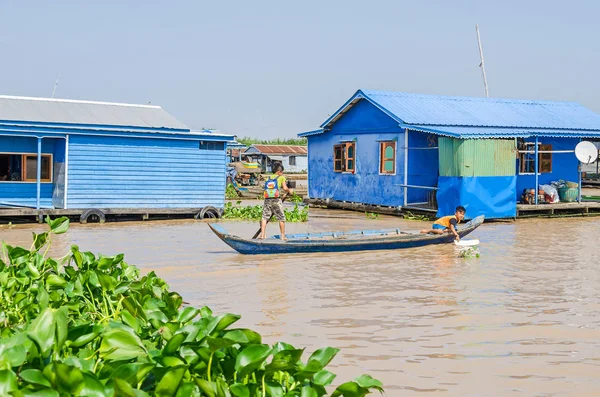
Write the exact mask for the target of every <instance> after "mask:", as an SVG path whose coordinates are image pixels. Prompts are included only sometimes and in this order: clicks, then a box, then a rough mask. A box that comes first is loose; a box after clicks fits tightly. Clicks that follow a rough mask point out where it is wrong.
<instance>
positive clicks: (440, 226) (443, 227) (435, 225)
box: [433, 223, 448, 230]
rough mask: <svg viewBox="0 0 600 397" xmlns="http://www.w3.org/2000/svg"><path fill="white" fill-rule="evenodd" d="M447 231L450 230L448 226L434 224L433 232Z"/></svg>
mask: <svg viewBox="0 0 600 397" xmlns="http://www.w3.org/2000/svg"><path fill="white" fill-rule="evenodd" d="M446 229H448V228H447V227H446V226H444V225H440V224H439V223H434V224H433V230H446Z"/></svg>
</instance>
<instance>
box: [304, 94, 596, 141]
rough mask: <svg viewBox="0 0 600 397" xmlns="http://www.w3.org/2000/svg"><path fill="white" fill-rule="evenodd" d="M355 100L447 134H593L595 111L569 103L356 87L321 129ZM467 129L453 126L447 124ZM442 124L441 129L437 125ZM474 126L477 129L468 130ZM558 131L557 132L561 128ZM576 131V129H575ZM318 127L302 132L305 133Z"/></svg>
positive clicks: (489, 135) (422, 126) (404, 122)
mask: <svg viewBox="0 0 600 397" xmlns="http://www.w3.org/2000/svg"><path fill="white" fill-rule="evenodd" d="M359 100H368V101H369V102H371V103H372V104H373V105H374V106H376V107H377V108H379V109H380V110H381V111H383V112H384V113H386V114H388V115H389V116H390V117H391V118H393V119H395V120H396V121H398V123H399V124H401V125H412V126H416V127H420V128H426V127H428V126H431V127H432V128H435V129H436V130H437V132H443V131H446V132H448V135H449V136H459V135H460V136H464V137H467V135H469V134H468V131H471V135H469V137H490V138H491V137H493V136H496V135H499V136H506V137H508V136H517V134H520V133H521V132H519V131H515V129H518V130H526V131H523V132H522V134H524V135H529V134H532V133H535V134H539V135H552V134H556V135H555V136H560V135H561V134H562V135H565V136H574V135H573V134H575V133H579V134H580V135H581V136H592V135H594V136H595V135H598V134H596V131H600V115H598V114H596V113H594V112H592V111H591V110H589V109H587V108H585V107H583V106H581V105H579V104H577V103H574V102H557V101H533V100H518V99H502V98H480V97H457V96H440V95H423V94H413V93H405V92H389V91H372V90H358V91H357V92H356V94H354V96H352V98H350V99H349V100H348V101H347V102H346V103H345V104H344V105H343V106H342V107H341V108H340V109H338V111H336V112H335V113H334V114H333V115H332V116H331V117H330V118H329V119H327V121H325V123H323V124H322V125H321V127H322V128H325V129H326V128H330V127H331V125H332V124H333V123H335V122H336V121H337V120H338V119H339V118H340V117H342V116H343V114H344V113H345V112H347V111H348V110H349V109H350V108H351V107H352V106H354V105H355V104H356V103H357V102H358V101H359ZM458 126H461V127H468V128H467V129H465V128H460V130H455V129H454V128H449V127H458ZM441 127H444V128H441ZM473 127H477V128H478V129H477V131H475V130H474V129H472V128H473ZM560 130H562V131H560ZM577 130H579V132H577ZM553 131H554V132H553ZM319 133H320V131H319V130H316V131H310V132H308V133H304V134H301V135H302V136H310V135H316V134H319Z"/></svg>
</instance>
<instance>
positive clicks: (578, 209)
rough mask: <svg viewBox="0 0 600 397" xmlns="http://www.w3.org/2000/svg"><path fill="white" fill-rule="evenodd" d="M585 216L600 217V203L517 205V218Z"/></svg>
mask: <svg viewBox="0 0 600 397" xmlns="http://www.w3.org/2000/svg"><path fill="white" fill-rule="evenodd" d="M574 215H579V216H582V215H583V216H585V215H600V202H598V201H582V202H581V203H556V204H538V205H531V204H517V218H527V217H533V216H574Z"/></svg>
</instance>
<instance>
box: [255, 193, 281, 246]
mask: <svg viewBox="0 0 600 397" xmlns="http://www.w3.org/2000/svg"><path fill="white" fill-rule="evenodd" d="M288 196H289V194H286V195H285V196H283V198H282V199H281V202H282V203H283V202H284V201H285V199H286V198H288ZM271 218H273V215H271ZM271 218H269V219H267V223H269V221H270V220H271ZM261 222H262V219H261ZM261 229H262V228H260V227H259V228H258V231H257V232H256V233H254V236H252V240H254V239H256V238H257V237H258V235H259V234H260V231H261Z"/></svg>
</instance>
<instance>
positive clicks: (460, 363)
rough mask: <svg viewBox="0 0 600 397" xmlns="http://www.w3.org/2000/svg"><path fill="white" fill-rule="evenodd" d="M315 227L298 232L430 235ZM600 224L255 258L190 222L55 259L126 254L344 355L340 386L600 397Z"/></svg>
mask: <svg viewBox="0 0 600 397" xmlns="http://www.w3.org/2000/svg"><path fill="white" fill-rule="evenodd" d="M311 214H312V215H314V216H313V217H312V218H311V220H310V221H309V222H308V223H304V224H289V225H288V232H305V231H311V232H314V231H319V230H331V229H339V230H347V229H354V228H356V229H359V228H383V227H400V228H403V229H411V230H412V229H420V228H422V227H424V226H427V223H424V222H417V221H405V220H400V219H396V218H392V217H382V218H381V219H379V220H367V219H365V218H364V216H362V215H361V214H360V213H346V212H326V211H322V210H311ZM328 214H329V215H331V214H333V215H342V216H345V217H346V219H339V218H329V217H322V216H323V215H328ZM317 216H319V217H317ZM599 221H600V219H598V218H596V219H593V218H591V219H573V218H572V219H555V220H547V219H539V220H523V221H518V222H516V223H490V224H484V225H483V226H482V227H480V228H479V229H478V230H477V231H475V233H474V234H473V235H472V237H473V238H479V239H480V240H481V247H480V252H481V257H480V258H478V259H477V258H473V259H462V258H458V257H457V255H456V252H455V251H454V247H453V246H451V245H441V246H429V247H423V248H416V249H406V250H399V251H376V252H358V253H340V254H301V255H288V256H243V255H239V254H237V253H236V252H234V251H233V250H231V249H230V248H229V247H227V246H226V245H225V244H224V243H222V242H221V241H220V240H219V239H218V238H217V237H216V236H214V235H213V234H212V233H211V232H210V230H209V229H208V227H207V225H206V224H204V223H203V222H198V221H181V220H179V221H164V222H163V221H159V222H146V223H111V224H105V225H72V227H71V229H70V231H69V232H68V233H67V234H65V235H60V236H57V238H56V241H55V243H54V247H53V250H52V251H53V252H54V253H55V254H58V253H64V252H66V251H67V250H68V246H69V245H70V244H78V245H79V246H80V247H81V249H83V250H90V251H93V252H96V253H104V254H107V255H114V254H116V253H120V252H123V253H125V257H126V260H127V262H129V263H133V264H136V265H137V266H139V267H140V268H141V269H142V270H143V271H144V272H148V271H151V270H154V271H156V272H157V273H158V275H159V276H161V277H163V278H165V279H166V280H167V281H168V282H169V284H170V285H171V287H172V288H173V289H174V290H176V291H178V292H179V293H181V295H183V297H184V299H185V300H186V301H188V302H190V303H191V304H193V305H196V306H201V305H208V306H209V307H211V308H212V309H213V310H214V311H215V312H231V313H239V314H242V315H243V317H242V320H241V324H242V325H243V326H246V327H250V328H253V329H256V330H257V331H259V332H261V333H262V334H263V335H265V339H266V340H265V341H266V342H268V343H274V342H276V341H280V340H282V341H286V342H289V343H292V344H294V345H296V346H306V347H307V351H308V352H309V353H310V352H312V351H313V350H315V349H317V348H318V347H322V346H334V347H338V348H340V349H342V350H341V352H340V353H339V355H338V356H337V357H336V359H335V360H334V361H333V363H332V370H333V371H334V372H336V373H337V374H338V378H337V380H336V381H338V382H341V381H346V380H349V379H351V378H354V377H356V376H358V375H360V374H362V373H369V374H371V375H373V376H374V377H377V378H379V379H380V380H381V381H382V382H383V383H384V386H385V389H386V392H387V393H386V394H387V395H388V396H406V395H418V396H428V395H431V396H510V395H521V396H598V395H600V294H599V291H600V276H599V275H600V270H599V267H600V263H599V261H598V256H599V255H598V254H599V253H600V249H599V248H598V236H600V223H599ZM224 226H225V227H226V228H227V229H229V230H230V231H231V232H232V233H234V234H238V235H241V236H248V237H249V236H251V235H252V234H253V233H254V232H255V231H256V224H255V223H248V222H231V221H230V222H226V223H225V224H224ZM41 230H43V227H41V226H40V225H17V226H13V227H12V228H11V229H9V228H8V227H7V226H1V227H0V239H2V240H5V241H7V242H8V243H10V244H12V245H14V244H21V245H25V246H27V247H28V246H29V245H30V241H31V240H30V238H31V232H32V231H36V232H38V231H41ZM269 231H271V232H273V233H276V232H277V230H276V226H275V225H270V226H269ZM306 357H307V356H306ZM306 357H305V358H306Z"/></svg>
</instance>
